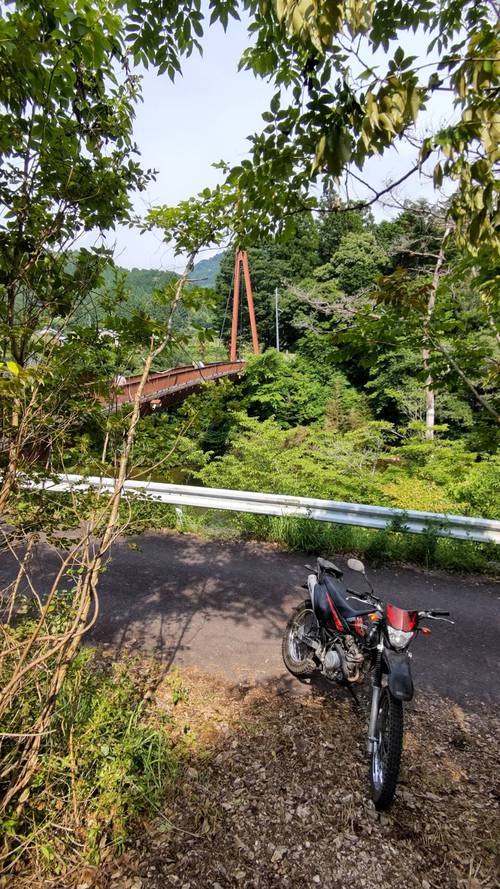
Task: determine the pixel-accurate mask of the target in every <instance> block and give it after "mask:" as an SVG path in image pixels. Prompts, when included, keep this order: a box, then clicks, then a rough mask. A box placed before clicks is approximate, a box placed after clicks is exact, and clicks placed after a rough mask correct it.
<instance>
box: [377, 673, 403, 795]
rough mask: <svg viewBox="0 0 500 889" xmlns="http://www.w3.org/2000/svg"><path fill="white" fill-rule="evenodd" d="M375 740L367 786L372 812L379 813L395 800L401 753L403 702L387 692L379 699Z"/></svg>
mask: <svg viewBox="0 0 500 889" xmlns="http://www.w3.org/2000/svg"><path fill="white" fill-rule="evenodd" d="M376 737H377V741H376V742H375V743H374V749H373V751H372V754H371V758H370V784H371V796H372V800H373V802H374V803H375V808H376V809H377V811H378V812H381V811H383V810H384V809H387V808H389V806H390V805H391V803H392V801H393V799H394V794H395V793H396V785H397V783H398V778H399V766H400V763H401V752H402V749H403V702H402V701H398V700H396V698H394V697H393V696H392V695H391V694H390V692H389V690H388V689H387V688H384V689H382V693H381V695H380V702H379V708H378V714H377V728H376Z"/></svg>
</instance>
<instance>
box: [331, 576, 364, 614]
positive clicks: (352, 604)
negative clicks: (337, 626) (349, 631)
mask: <svg viewBox="0 0 500 889" xmlns="http://www.w3.org/2000/svg"><path fill="white" fill-rule="evenodd" d="M324 584H325V586H326V588H327V590H328V592H329V594H330V596H331V597H332V600H333V604H334V605H335V607H336V608H338V610H339V612H340V614H341V615H342V617H344V618H345V619H346V620H349V619H352V618H355V617H362V616H363V615H365V614H371V612H372V611H374V608H373V605H369V606H368V607H367V606H366V605H363V603H362V602H359V603H357V602H356V601H355V600H350V601H347V598H346V593H345V592H344V591H343V590H342V589H341V588H340V585H339V584H338V583H334V582H333V581H332V580H331V578H330V577H325V579H324Z"/></svg>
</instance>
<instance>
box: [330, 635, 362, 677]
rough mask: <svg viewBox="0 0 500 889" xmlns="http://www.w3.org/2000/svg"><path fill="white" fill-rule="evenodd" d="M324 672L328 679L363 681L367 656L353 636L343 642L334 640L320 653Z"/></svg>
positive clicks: (345, 638) (347, 637)
mask: <svg viewBox="0 0 500 889" xmlns="http://www.w3.org/2000/svg"><path fill="white" fill-rule="evenodd" d="M320 660H321V664H322V667H323V672H324V674H325V676H326V677H327V678H328V679H336V680H340V679H342V678H345V679H347V681H348V682H361V681H362V679H363V673H364V671H363V664H364V661H365V657H364V655H363V653H362V651H360V649H359V648H358V646H357V645H356V642H355V641H354V639H353V638H352V637H351V636H346V637H344V639H343V644H342V645H341V644H340V643H338V642H337V643H335V642H332V643H330V644H329V645H328V646H327V647H326V648H325V649H324V651H323V652H322V655H320Z"/></svg>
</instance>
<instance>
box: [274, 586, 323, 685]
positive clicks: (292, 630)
mask: <svg viewBox="0 0 500 889" xmlns="http://www.w3.org/2000/svg"><path fill="white" fill-rule="evenodd" d="M317 626H318V622H317V620H316V617H315V614H314V611H313V610H312V606H311V602H310V601H309V599H306V600H305V601H304V602H302V603H301V604H300V605H298V606H297V608H294V610H293V611H292V614H291V616H290V620H289V621H288V623H287V625H286V628H285V632H284V633H283V640H282V643H281V653H282V655H283V661H284V664H285V667H286V668H287V670H289V671H290V673H292V675H293V676H300V677H301V678H305V677H306V676H311V675H312V674H313V673H314V672H315V669H316V666H315V663H314V660H313V652H312V649H311V648H309V646H308V645H307V644H306V643H305V642H303V641H302V637H303V636H305V635H308V634H309V633H311V632H313V633H314V631H315V629H316V628H317Z"/></svg>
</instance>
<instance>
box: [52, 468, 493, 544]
mask: <svg viewBox="0 0 500 889" xmlns="http://www.w3.org/2000/svg"><path fill="white" fill-rule="evenodd" d="M114 484H115V483H114V479H112V478H99V477H98V476H88V477H83V476H80V475H64V476H59V480H58V481H57V482H54V481H47V482H43V483H40V484H39V485H37V487H43V488H44V489H46V490H48V491H54V492H56V491H72V490H75V491H76V490H79V489H80V490H85V489H87V488H89V487H92V488H97V489H100V490H101V491H102V492H103V493H104V492H106V491H107V492H110V491H112V490H113V489H114ZM123 493H124V494H125V495H131V494H133V495H138V496H139V495H147V496H148V497H150V498H152V499H153V500H156V501H160V502H161V503H170V504H172V506H177V507H183V506H196V507H203V508H205V509H223V510H229V511H232V512H250V513H258V514H260V515H269V516H290V517H293V518H301V519H314V520H315V521H318V522H332V523H334V524H337V525H357V526H359V527H362V528H378V529H382V528H389V529H391V528H392V529H394V530H406V531H410V532H412V533H413V534H423V533H425V532H428V531H433V532H434V533H435V534H437V535H438V536H440V537H451V538H454V539H456V540H474V541H478V542H480V543H500V521H495V520H493V519H483V518H469V517H468V516H460V515H447V514H445V513H435V512H420V511H418V510H413V509H411V510H402V509H393V508H391V507H387V506H370V505H368V504H366V503H343V502H340V501H337V500H317V499H315V498H313V497H293V496H290V495H287V494H261V493H258V492H256V491H231V490H228V489H226V488H200V487H197V486H194V485H169V484H163V483H160V482H145V481H127V482H125V484H124V486H123Z"/></svg>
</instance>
